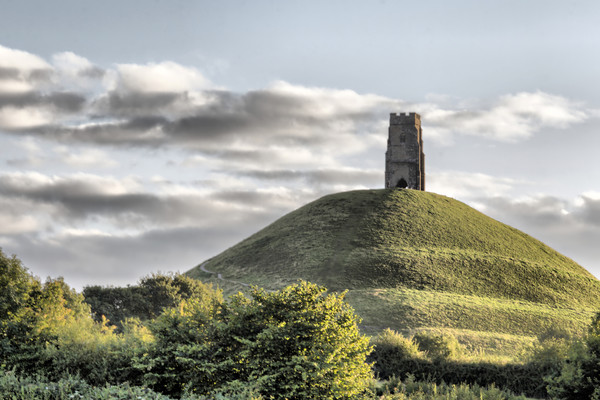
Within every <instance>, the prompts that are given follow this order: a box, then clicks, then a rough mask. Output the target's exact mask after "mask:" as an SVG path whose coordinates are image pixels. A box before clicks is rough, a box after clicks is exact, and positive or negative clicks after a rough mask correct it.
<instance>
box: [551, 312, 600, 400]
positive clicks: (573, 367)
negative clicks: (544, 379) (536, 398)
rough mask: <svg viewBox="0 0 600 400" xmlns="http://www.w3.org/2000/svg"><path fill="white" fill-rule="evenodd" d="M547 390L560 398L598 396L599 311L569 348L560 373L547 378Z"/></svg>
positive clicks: (599, 357) (574, 399)
mask: <svg viewBox="0 0 600 400" xmlns="http://www.w3.org/2000/svg"><path fill="white" fill-rule="evenodd" d="M548 393H549V394H550V395H551V396H552V397H553V398H555V399H560V400H580V399H581V400H587V399H593V400H599V399H600V312H599V313H597V314H596V316H595V317H594V319H593V321H592V325H591V326H590V328H589V331H588V335H587V337H586V338H585V340H584V341H583V342H579V343H575V344H574V345H573V346H572V347H571V349H570V350H569V353H568V358H567V360H566V362H564V363H563V366H562V370H561V371H560V374H558V375H557V376H551V377H549V378H548Z"/></svg>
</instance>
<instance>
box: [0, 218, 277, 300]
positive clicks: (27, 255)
mask: <svg viewBox="0 0 600 400" xmlns="http://www.w3.org/2000/svg"><path fill="white" fill-rule="evenodd" d="M265 222H266V221H265ZM251 233H253V231H252V228H249V227H248V226H247V225H243V224H240V225H239V226H234V227H233V226H224V227H219V226H214V227H211V228H177V229H156V230H151V231H148V232H146V233H144V234H141V235H134V236H130V235H128V236H102V235H93V234H90V235H65V236H56V237H52V238H50V239H45V238H41V237H38V236H36V235H32V234H28V235H25V234H24V235H18V236H14V237H13V238H12V240H11V241H10V245H9V244H8V243H7V244H5V245H3V251H5V252H7V253H9V254H12V253H16V254H18V256H19V258H20V259H21V260H22V261H23V263H24V264H25V266H27V267H28V268H29V269H30V270H31V272H32V273H34V274H36V275H42V276H41V277H42V278H45V277H46V276H52V277H57V276H63V277H64V278H65V281H66V282H67V283H68V284H69V285H71V286H73V287H76V288H78V289H82V288H83V286H85V285H90V284H100V285H126V284H134V283H135V282H137V281H138V280H139V279H140V278H141V277H143V276H145V275H148V274H150V273H152V272H157V271H163V272H167V271H178V270H179V271H181V272H184V271H187V270H188V269H190V268H193V267H195V266H196V265H198V264H199V263H201V262H202V261H204V260H206V259H208V258H210V257H213V256H215V255H216V254H218V253H219V252H221V251H223V250H225V249H226V248H227V247H229V246H231V245H233V244H235V243H236V242H238V241H239V240H242V239H243V238H244V237H246V236H248V235H250V234H251ZM1 240H2V237H1V236H0V241H1Z"/></svg>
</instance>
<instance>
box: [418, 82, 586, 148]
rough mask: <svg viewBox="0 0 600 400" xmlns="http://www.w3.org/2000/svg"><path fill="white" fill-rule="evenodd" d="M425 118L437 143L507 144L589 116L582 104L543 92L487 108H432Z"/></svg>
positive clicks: (504, 98)
mask: <svg viewBox="0 0 600 400" xmlns="http://www.w3.org/2000/svg"><path fill="white" fill-rule="evenodd" d="M422 114H423V115H422V117H423V119H424V120H425V121H426V123H425V124H426V125H427V126H431V127H432V130H433V132H434V138H436V139H437V138H440V139H441V138H443V137H444V136H447V135H449V134H458V135H472V136H480V137H484V138H488V139H492V140H498V141H505V142H516V141H520V140H524V139H527V138H529V137H531V136H532V135H533V134H535V133H537V132H539V131H540V130H542V129H544V128H559V129H563V128H566V127H569V126H570V125H573V124H577V123H582V122H584V121H585V120H586V119H587V118H589V116H590V115H589V113H588V112H587V111H586V110H585V109H584V108H583V106H582V104H580V103H578V102H576V101H572V100H569V99H567V98H565V97H561V96H556V95H552V94H548V93H544V92H541V91H537V92H534V93H530V92H522V93H517V94H510V95H505V96H501V97H500V98H499V99H498V100H497V101H496V102H495V104H494V105H492V106H491V107H487V108H486V107H479V108H476V107H474V108H472V109H463V110H452V109H441V108H437V107H436V106H435V105H431V104H430V105H427V106H426V107H425V110H424V111H423V112H422ZM445 140H446V141H448V138H447V137H446V138H445Z"/></svg>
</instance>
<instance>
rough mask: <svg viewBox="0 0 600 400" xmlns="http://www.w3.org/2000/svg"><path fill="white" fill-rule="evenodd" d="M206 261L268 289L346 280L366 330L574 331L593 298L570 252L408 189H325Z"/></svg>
mask: <svg viewBox="0 0 600 400" xmlns="http://www.w3.org/2000/svg"><path fill="white" fill-rule="evenodd" d="M206 268H207V269H208V270H210V271H215V272H218V273H220V274H222V275H223V277H224V278H225V279H229V280H234V281H239V282H246V283H250V284H254V285H258V286H262V287H264V288H267V289H279V288H282V287H284V286H286V285H289V284H292V283H295V282H297V280H298V279H305V280H308V281H311V282H315V283H318V284H321V285H324V286H326V287H327V288H329V289H330V290H336V291H340V290H346V289H348V290H350V293H349V294H348V301H349V302H350V303H351V304H352V305H353V306H354V307H355V308H356V309H357V311H358V313H359V315H361V316H362V318H363V319H364V321H365V322H364V327H365V329H366V330H369V329H371V328H372V329H373V330H378V329H382V328H385V327H391V328H392V329H397V330H402V331H405V330H407V329H430V328H448V329H459V330H463V331H471V332H474V331H478V332H488V333H489V332H491V333H493V334H495V335H517V336H523V337H533V336H535V335H537V334H540V333H541V332H543V331H544V330H546V329H548V328H549V327H551V326H564V327H566V329H567V330H570V331H572V332H573V333H581V332H583V330H584V327H585V326H586V325H587V324H588V323H589V321H590V318H591V315H592V313H593V311H594V310H596V309H600V282H599V281H598V280H597V279H596V278H594V277H593V276H592V275H591V274H590V273H589V272H588V271H586V270H585V269H584V268H583V267H581V266H580V265H578V264H576V263H575V262H574V261H572V260H571V259H569V258H567V257H565V256H563V255H561V254H559V253H558V252H556V251H555V250H553V249H552V248H550V247H548V246H546V245H545V244H543V243H541V242H540V241H538V240H536V239H534V238H532V237H530V236H529V235H527V234H525V233H523V232H520V231H518V230H516V229H514V228H512V227H510V226H508V225H505V224H502V223H500V222H498V221H496V220H494V219H492V218H489V217H487V216H486V215H484V214H482V213H480V212H478V211H476V210H475V209H473V208H471V207H469V206H467V205H466V204H464V203H461V202H459V201H456V200H454V199H451V198H448V197H445V196H441V195H437V194H434V193H428V192H420V191H414V190H387V189H383V190H363V191H352V192H344V193H337V194H333V195H329V196H325V197H323V198H321V199H319V200H316V201H314V202H312V203H310V204H307V205H305V206H303V207H301V208H299V209H298V210H296V211H294V212H291V213H289V214H288V215H286V216H284V217H282V218H280V219H279V220H277V221H276V222H274V223H273V224H271V225H269V226H267V227H266V228H264V229H263V230H261V231H259V232H257V233H256V234H254V235H252V236H250V237H249V238H247V239H246V240H244V241H242V242H240V243H239V244H237V245H235V246H233V247H231V248H230V249H228V250H226V251H224V252H223V253H221V254H219V255H217V256H215V257H214V258H212V259H210V260H208V261H207V262H206ZM187 274H188V275H190V276H192V277H196V278H199V279H202V280H208V281H213V282H215V283H217V284H219V286H221V287H222V288H223V289H224V291H225V292H226V293H231V292H233V291H237V290H240V289H243V286H241V285H235V284H231V283H228V282H225V281H219V280H216V277H214V276H210V277H208V279H207V275H206V274H205V273H203V272H201V271H200V270H199V268H198V267H196V268H195V269H192V270H190V271H189V272H188V273H187ZM487 347H488V349H489V346H487Z"/></svg>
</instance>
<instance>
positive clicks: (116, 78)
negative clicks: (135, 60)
mask: <svg viewBox="0 0 600 400" xmlns="http://www.w3.org/2000/svg"><path fill="white" fill-rule="evenodd" d="M106 84H107V86H108V89H109V91H117V92H125V93H182V92H187V91H196V90H203V89H209V88H211V87H213V84H212V83H211V82H210V81H209V80H208V79H207V78H205V77H204V76H203V75H202V73H200V71H198V70H197V69H195V68H190V67H184V66H182V65H179V64H177V63H174V62H171V61H165V62H161V63H158V64H156V63H151V64H146V65H139V64H119V65H117V68H116V71H112V72H111V73H110V75H109V76H108V77H107V80H106Z"/></svg>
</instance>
